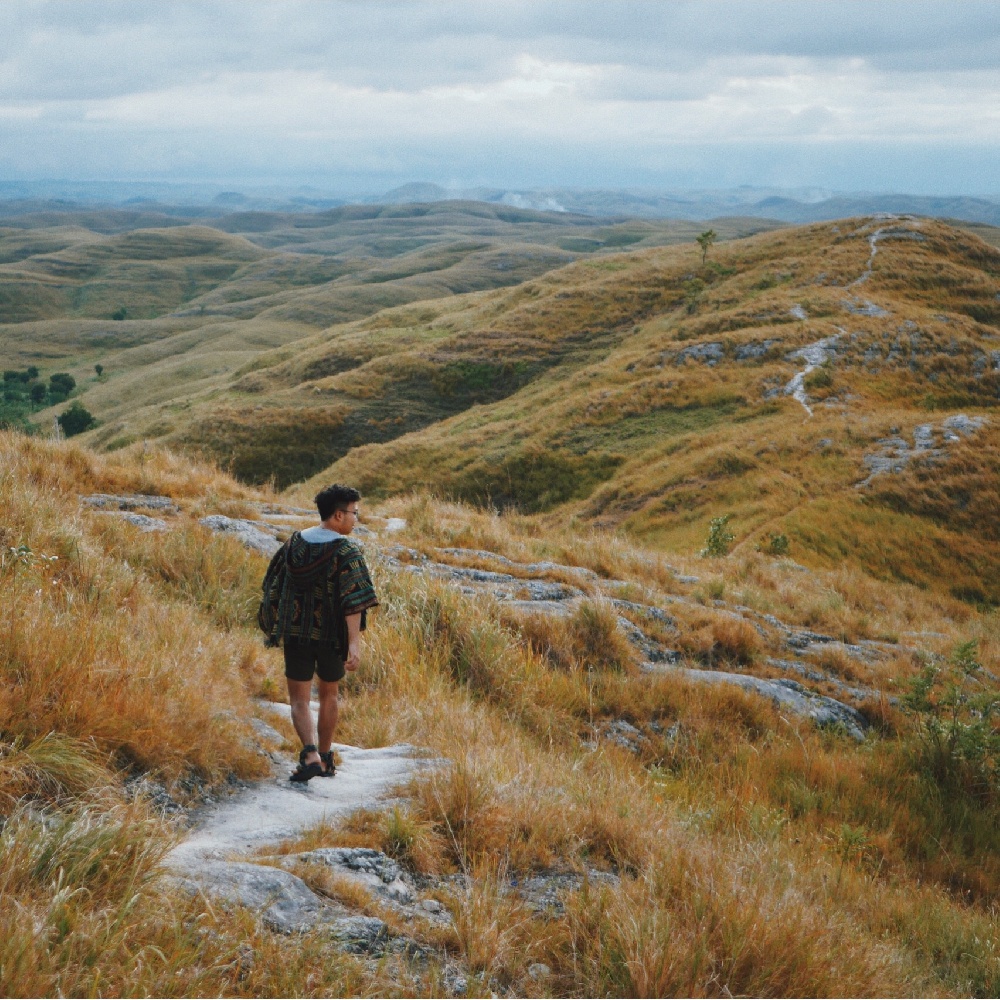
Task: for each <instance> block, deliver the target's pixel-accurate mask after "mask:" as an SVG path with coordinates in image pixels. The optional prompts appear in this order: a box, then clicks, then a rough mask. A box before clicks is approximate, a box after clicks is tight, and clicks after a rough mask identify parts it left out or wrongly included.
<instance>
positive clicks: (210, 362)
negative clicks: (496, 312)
mask: <svg viewBox="0 0 1000 1000" xmlns="http://www.w3.org/2000/svg"><path fill="white" fill-rule="evenodd" d="M6 223H7V225H6V227H5V228H0V362H2V363H3V366H4V367H5V368H10V369H21V370H23V369H24V368H25V367H27V366H29V365H33V366H36V367H39V368H40V369H41V370H42V377H43V379H44V378H45V377H46V376H47V375H48V374H50V373H51V372H52V371H69V372H71V373H72V375H73V376H74V378H75V379H76V381H77V383H78V385H79V386H80V390H81V392H80V394H81V395H82V399H83V403H84V405H86V406H87V408H88V409H90V410H91V411H92V412H93V413H95V414H96V415H97V417H98V418H99V419H100V420H101V421H102V422H103V424H104V429H103V431H102V434H101V436H100V438H99V439H98V438H95V441H97V440H99V441H100V443H101V444H102V445H104V446H106V447H107V446H110V447H117V446H121V445H122V444H123V443H127V442H128V441H131V440H136V439H139V438H146V439H151V438H161V437H165V436H169V435H174V436H175V439H177V432H179V431H182V430H183V429H184V428H186V427H187V426H188V425H190V424H192V423H198V422H200V421H202V420H207V421H208V422H209V424H212V423H214V422H215V418H214V416H212V414H213V411H214V409H215V403H214V401H215V400H216V399H217V398H218V397H220V396H221V397H224V398H229V397H230V396H231V393H230V389H231V382H232V380H233V376H234V373H240V372H246V371H248V370H250V369H252V368H254V367H260V366H262V365H266V364H271V363H273V359H271V360H270V361H268V360H265V359H264V358H263V357H262V355H265V354H266V352H268V351H270V350H273V349H275V348H281V347H283V346H285V345H289V344H292V343H295V342H298V341H301V340H303V339H304V338H309V337H315V336H316V335H317V334H319V333H320V332H321V331H324V330H326V329H327V328H329V327H330V325H331V324H339V323H344V322H346V321H351V320H356V319H358V318H360V317H366V316H370V315H372V314H373V313H375V312H378V311H379V310H381V309H384V308H386V307H392V306H398V305H400V304H404V303H411V302H417V301H426V300H437V299H448V298H451V297H454V296H456V295H459V294H462V293H467V292H470V291H474V290H477V289H489V288H498V287H506V286H511V285H517V284H519V283H520V282H523V281H525V280H527V279H530V278H532V277H535V276H537V275H539V274H542V273H544V272H546V271H549V270H551V269H552V268H555V267H560V266H562V265H564V264H566V263H567V262H569V261H572V260H573V259H575V258H577V257H580V256H591V255H600V254H605V253H607V252H609V251H613V250H615V249H616V248H620V247H623V246H629V245H634V246H650V245H657V244H661V243H676V242H679V241H684V240H690V239H692V238H693V237H694V235H696V234H697V232H698V231H699V229H698V226H697V225H696V224H695V223H683V222H681V223H678V222H670V221H663V222H653V223H648V222H641V221H634V220H632V221H629V220H625V221H616V220H601V221H600V222H599V223H598V222H595V221H594V220H593V219H590V218H586V217H583V216H572V215H568V214H566V213H556V212H529V211H521V210H517V209H510V208H505V207H503V206H496V205H482V204H476V203H462V202H456V203H447V204H441V205H434V206H421V205H416V206H405V205H404V206H390V207H386V206H354V207H349V208H344V209H336V210H333V211H329V212H322V213H310V214H299V215H288V214H284V215H283V214H277V213H262V212H256V213H237V214H233V215H229V216H226V217H225V218H224V219H223V220H215V222H214V224H215V225H217V226H225V227H226V230H227V231H222V230H220V229H217V228H216V229H212V228H209V227H208V226H206V225H205V224H203V223H202V222H200V221H196V222H195V223H193V224H182V223H186V220H183V219H177V218H170V217H168V216H162V217H161V216H156V217H153V216H151V215H150V214H149V213H148V212H142V211H136V212H128V211H117V210H109V211H108V212H106V213H103V214H102V213H101V212H99V211H97V210H93V211H89V212H66V213H62V214H59V213H52V212H48V213H43V214H41V215H37V214H30V213H29V214H25V215H20V216H16V217H12V218H10V219H7V220H6ZM150 224H153V225H157V226H159V228H139V227H142V226H148V225H150ZM714 225H715V227H716V229H717V230H718V232H719V234H720V237H721V238H731V237H735V236H740V235H745V234H746V233H749V232H757V231H760V230H761V229H765V228H773V226H774V225H775V224H773V223H767V222H764V221H762V220H747V219H732V220H718V221H717V222H716V223H714ZM327 339H328V338H327ZM97 364H99V365H101V366H102V369H103V373H104V374H103V377H102V378H100V379H98V378H97V377H96V375H95V371H94V365H97ZM52 416H53V412H49V411H42V412H41V413H39V414H38V416H37V418H36V419H37V420H38V422H39V423H40V424H42V425H43V426H49V425H50V424H51V420H52ZM292 416H293V415H291V414H290V415H288V417H287V418H282V417H279V419H278V421H277V422H278V423H279V424H282V423H289V422H293V421H292ZM222 420H223V423H226V420H225V416H224V415H223V417H222ZM327 422H329V421H327ZM194 436H195V437H197V436H198V433H197V432H196V433H195V434H194ZM216 437H218V435H216ZM237 450H238V449H237ZM275 451H280V448H278V449H272V454H273V453H274V452H275ZM338 454H339V452H337V451H334V452H330V451H324V452H323V454H322V455H321V456H318V457H317V459H316V461H315V462H314V463H313V465H312V466H310V467H309V468H308V469H306V471H305V472H304V473H303V475H304V474H310V473H312V472H315V471H317V470H318V469H319V468H321V467H322V466H323V465H326V464H329V462H330V461H332V460H333V459H334V458H335V457H337V455H338ZM249 464H250V465H253V463H252V462H251V463H249ZM235 467H236V468H238V469H239V471H240V472H241V473H242V474H244V475H248V476H250V477H251V478H261V476H262V475H264V476H265V477H266V476H267V475H269V474H270V473H268V472H263V473H262V471H261V469H260V468H254V469H251V468H248V463H247V462H246V461H245V460H244V459H243V458H241V457H238V458H237V461H236V463H235ZM285 472H286V470H282V469H279V470H276V474H277V477H278V478H279V480H281V481H283V482H286V481H288V480H287V479H286V476H285Z"/></svg>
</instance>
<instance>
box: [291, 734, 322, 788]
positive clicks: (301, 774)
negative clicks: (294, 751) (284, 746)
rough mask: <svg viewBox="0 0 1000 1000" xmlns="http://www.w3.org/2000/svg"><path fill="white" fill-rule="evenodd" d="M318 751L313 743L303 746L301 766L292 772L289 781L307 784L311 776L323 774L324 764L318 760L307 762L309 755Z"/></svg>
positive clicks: (316, 776) (300, 757)
mask: <svg viewBox="0 0 1000 1000" xmlns="http://www.w3.org/2000/svg"><path fill="white" fill-rule="evenodd" d="M317 752H318V751H317V750H316V747H315V746H313V744H312V743H310V744H309V745H308V746H304V747H303V748H302V752H301V753H300V754H299V766H298V767H297V768H296V769H295V770H294V771H293V772H292V774H291V775H290V777H289V781H295V782H298V783H300V784H305V782H307V781H309V780H310V779H311V778H318V777H319V776H320V775H321V774H323V765H322V764H321V763H319V762H318V761H313V762H312V763H311V764H307V763H306V757H307V755H309V754H311V753H317Z"/></svg>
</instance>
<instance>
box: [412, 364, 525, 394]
mask: <svg viewBox="0 0 1000 1000" xmlns="http://www.w3.org/2000/svg"><path fill="white" fill-rule="evenodd" d="M538 370H539V366H538V365H534V364H530V363H529V362H527V361H513V362H499V363H498V362H490V361H452V362H449V363H448V364H445V365H443V366H442V367H441V368H439V369H438V370H437V372H436V373H435V374H434V376H433V378H432V379H431V382H432V384H433V386H434V388H435V389H436V390H437V392H439V393H440V394H441V395H442V396H443V397H445V398H446V399H451V400H461V401H463V402H465V403H467V404H468V405H471V404H473V403H485V402H492V401H494V400H497V399H502V398H504V397H505V396H508V395H510V394H511V393H512V392H516V391H517V390H518V389H520V388H521V386H523V385H525V384H526V383H527V382H528V381H529V380H530V379H531V377H532V375H534V374H535V373H536V372H537V371H538Z"/></svg>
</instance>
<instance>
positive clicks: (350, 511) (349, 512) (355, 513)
mask: <svg viewBox="0 0 1000 1000" xmlns="http://www.w3.org/2000/svg"><path fill="white" fill-rule="evenodd" d="M340 513H341V514H353V515H354V516H355V517H359V516H360V514H361V511H360V510H348V509H347V508H346V507H342V508H341V510H340Z"/></svg>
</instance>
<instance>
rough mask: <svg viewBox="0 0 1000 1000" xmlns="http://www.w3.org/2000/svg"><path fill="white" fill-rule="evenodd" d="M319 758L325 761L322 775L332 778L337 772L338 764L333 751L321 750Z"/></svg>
mask: <svg viewBox="0 0 1000 1000" xmlns="http://www.w3.org/2000/svg"><path fill="white" fill-rule="evenodd" d="M319 759H320V760H321V761H322V762H323V767H324V769H325V770H324V771H323V773H322V774H321V775H320V777H321V778H332V777H333V776H334V775H335V774H336V773H337V768H336V765H335V764H334V763H333V751H332V750H327V751H326V752H325V753H324V751H322V750H320V751H319Z"/></svg>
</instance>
